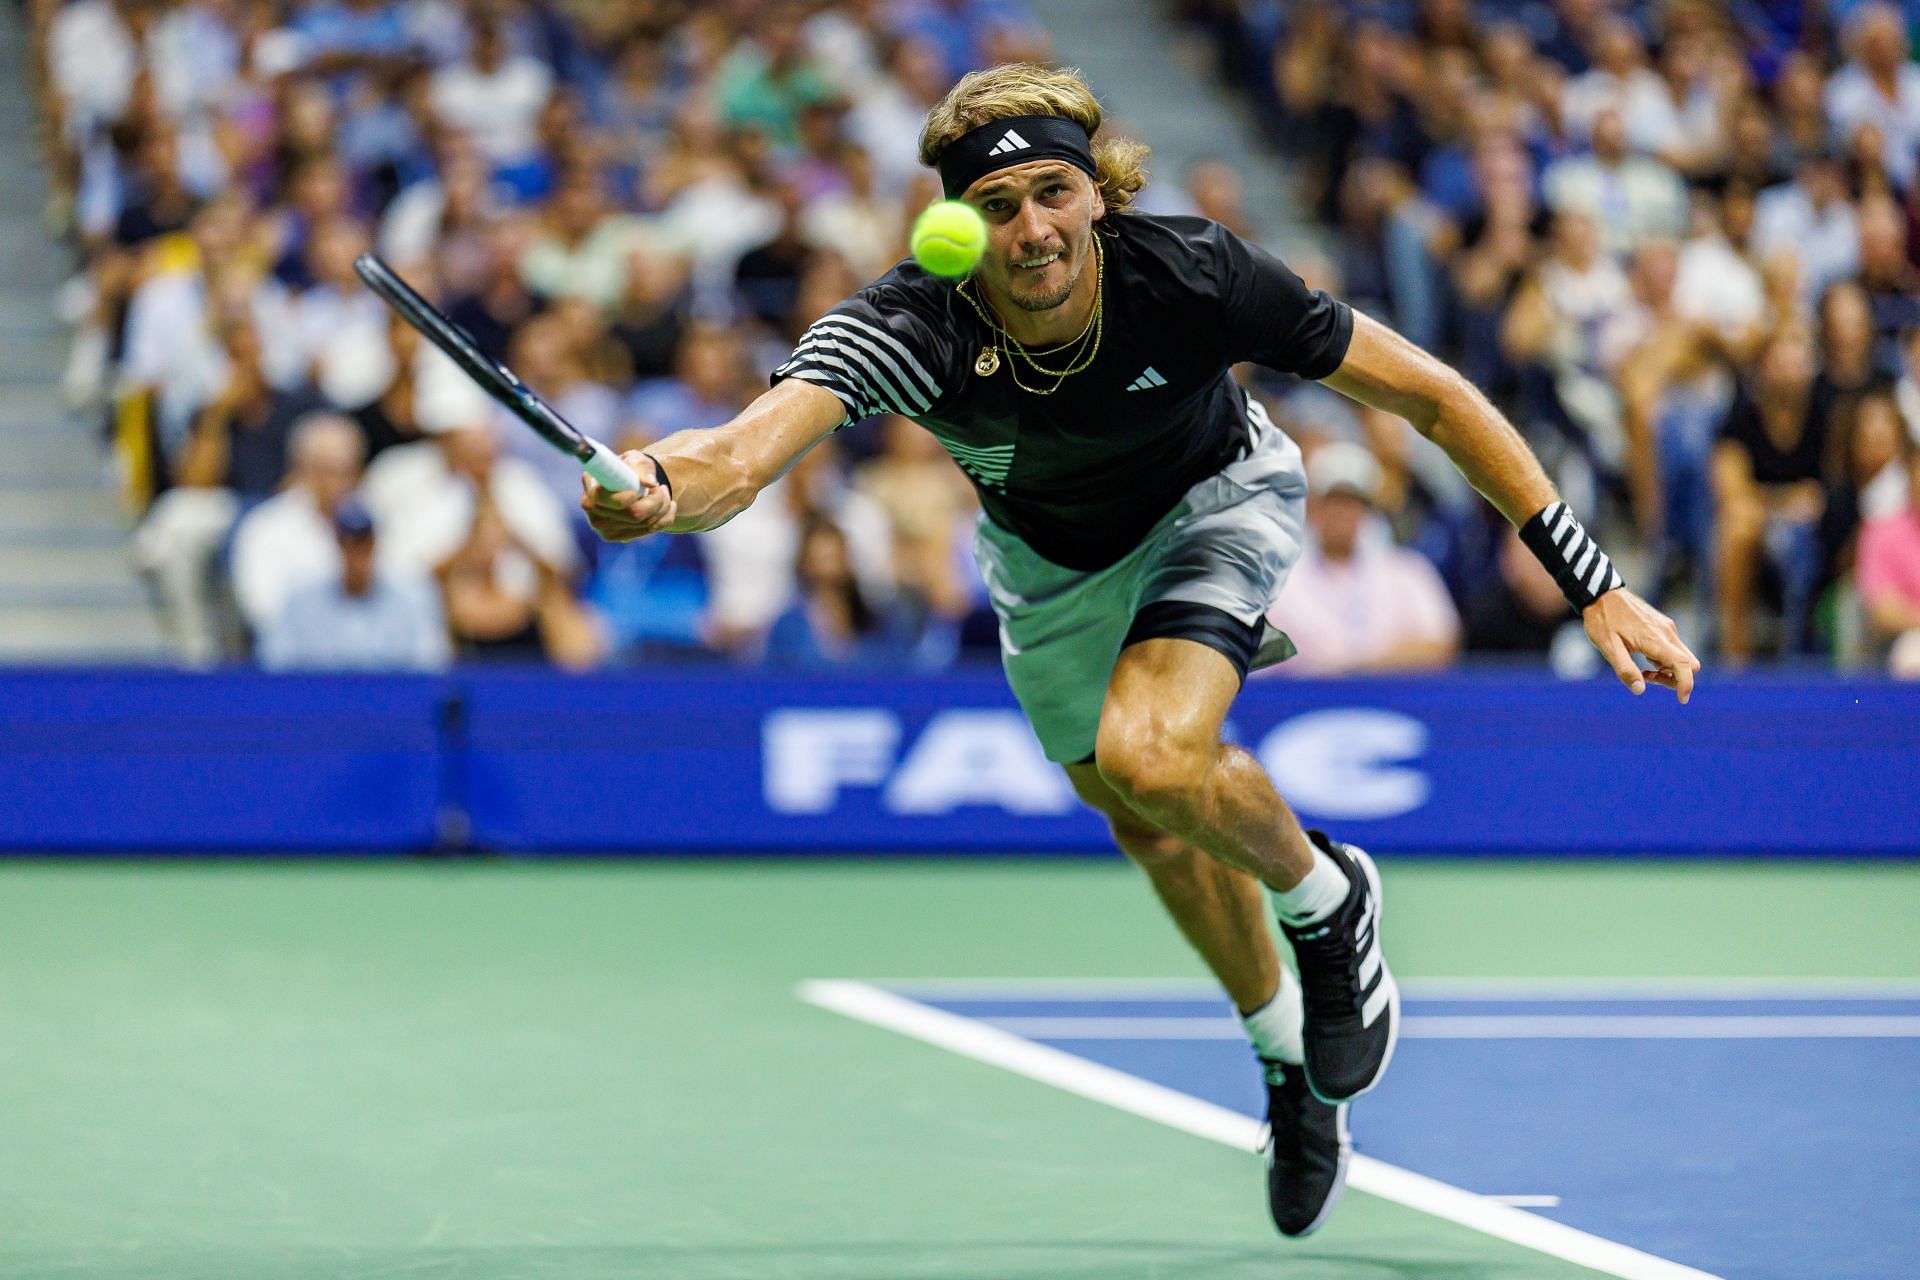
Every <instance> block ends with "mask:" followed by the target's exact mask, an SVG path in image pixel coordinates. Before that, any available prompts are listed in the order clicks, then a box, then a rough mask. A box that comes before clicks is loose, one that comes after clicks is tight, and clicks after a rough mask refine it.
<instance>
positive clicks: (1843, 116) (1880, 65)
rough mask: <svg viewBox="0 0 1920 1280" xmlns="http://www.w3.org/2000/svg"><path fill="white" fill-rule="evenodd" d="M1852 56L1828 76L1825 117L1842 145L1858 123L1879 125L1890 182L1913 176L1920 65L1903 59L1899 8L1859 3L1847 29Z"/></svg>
mask: <svg viewBox="0 0 1920 1280" xmlns="http://www.w3.org/2000/svg"><path fill="white" fill-rule="evenodd" d="M1847 35H1848V41H1847V45H1848V51H1849V52H1850V53H1851V54H1852V59H1851V60H1850V61H1849V62H1848V63H1847V65H1846V66H1844V67H1842V68H1840V70H1838V71H1836V72H1834V74H1833V78H1832V79H1830V80H1828V81H1827V93H1826V99H1827V122H1828V125H1829V127H1830V128H1831V129H1832V130H1833V141H1834V144H1835V146H1837V147H1839V148H1841V149H1842V150H1843V151H1844V150H1845V149H1846V147H1847V145H1848V144H1849V143H1850V142H1851V141H1852V140H1853V137H1854V135H1855V134H1856V133H1857V132H1858V131H1859V129H1860V127H1861V126H1862V125H1869V124H1870V125H1873V126H1874V127H1876V128H1877V129H1879V131H1880V143H1881V159H1882V163H1884V164H1885V165H1886V169H1887V177H1888V179H1890V180H1891V181H1892V183H1893V185H1894V186H1895V187H1896V188H1898V189H1901V190H1905V189H1906V188H1907V187H1908V186H1910V185H1911V184H1912V182H1913V178H1914V172H1915V168H1916V161H1915V153H1916V152H1917V151H1920V67H1916V66H1914V65H1913V63H1911V62H1909V61H1908V60H1907V32H1906V26H1905V24H1904V23H1903V22H1902V20H1901V15H1900V10H1899V9H1897V8H1895V7H1894V6H1893V5H1890V4H1868V5H1863V6H1862V7H1861V8H1860V10H1859V11H1858V12H1857V13H1856V14H1855V15H1854V19H1853V22H1852V24H1851V25H1850V27H1849V29H1848V32H1847Z"/></svg>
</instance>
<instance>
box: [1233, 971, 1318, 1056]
mask: <svg viewBox="0 0 1920 1280" xmlns="http://www.w3.org/2000/svg"><path fill="white" fill-rule="evenodd" d="M1305 1018H1306V1010H1305V1009H1304V1008H1302V1007H1301V1004H1300V980H1299V979H1298V978H1296V977H1294V976H1293V971H1292V970H1291V969H1289V968H1287V966H1285V965H1281V966H1280V989H1279V990H1278V991H1275V992H1274V993H1273V999H1271V1000H1269V1001H1267V1002H1266V1003H1265V1004H1263V1005H1261V1006H1260V1007H1259V1008H1258V1009H1255V1010H1254V1011H1253V1012H1252V1013H1243V1014H1241V1015H1240V1025H1241V1026H1243V1027H1245V1028H1246V1029H1247V1039H1249V1040H1251V1041H1253V1051H1254V1052H1255V1053H1257V1054H1259V1055H1260V1056H1261V1057H1263V1058H1276V1059H1278V1060H1279V1061H1281V1062H1289V1063H1292V1064H1293V1065H1294V1066H1299V1065H1300V1064H1301V1063H1302V1062H1304V1061H1306V1057H1307V1054H1306V1048H1305V1046H1304V1045H1303V1044H1302V1043H1301V1040H1300V1024H1301V1023H1302V1022H1303V1021H1304V1020H1305Z"/></svg>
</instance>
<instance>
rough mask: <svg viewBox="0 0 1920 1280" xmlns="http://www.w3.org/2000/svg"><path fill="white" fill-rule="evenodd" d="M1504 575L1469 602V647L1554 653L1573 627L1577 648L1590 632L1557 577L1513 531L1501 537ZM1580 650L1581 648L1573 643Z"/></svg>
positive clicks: (1484, 650) (1500, 562) (1500, 563)
mask: <svg viewBox="0 0 1920 1280" xmlns="http://www.w3.org/2000/svg"><path fill="white" fill-rule="evenodd" d="M1496 563H1497V565H1498V568H1499V574H1498V576H1497V577H1496V578H1495V579H1494V580H1493V581H1492V582H1491V583H1489V584H1488V585H1487V586H1486V587H1485V588H1483V589H1482V590H1481V591H1480V592H1479V593H1478V594H1477V595H1476V596H1475V597H1474V598H1473V599H1472V600H1471V601H1470V602H1469V603H1468V605H1467V610H1466V618H1465V626H1466V642H1467V648H1468V649H1469V650H1470V651H1471V652H1474V653H1499V654H1511V655H1519V654H1533V655H1535V656H1538V657H1547V656H1549V655H1551V654H1552V653H1553V652H1554V651H1555V649H1556V647H1558V646H1559V645H1560V644H1561V637H1562V636H1563V635H1565V634H1567V632H1568V628H1569V627H1571V628H1572V631H1573V633H1574V634H1573V635H1572V637H1571V638H1572V639H1573V641H1574V642H1575V646H1584V644H1585V641H1586V634H1585V632H1584V630H1583V629H1582V628H1581V626H1580V623H1579V622H1578V620H1577V619H1575V618H1574V616H1573V615H1572V613H1571V612H1570V611H1569V610H1568V609H1567V598H1566V597H1565V596H1564V595H1562V594H1561V593H1560V587H1559V585H1558V584H1557V583H1555V582H1554V580H1553V575H1552V574H1550V573H1548V572H1547V571H1546V569H1544V568H1543V567H1541V564H1540V562H1539V560H1537V559H1535V558H1534V556H1533V554H1532V553H1531V552H1529V551H1528V550H1527V548H1526V544H1524V543H1522V542H1521V541H1520V535H1519V534H1518V532H1516V531H1514V530H1512V529H1509V530H1507V531H1506V533H1505V534H1503V535H1502V536H1501V540H1500V553H1499V557H1498V559H1497V561H1496ZM1574 651H1575V652H1578V647H1574Z"/></svg>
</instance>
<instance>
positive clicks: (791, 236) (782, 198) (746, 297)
mask: <svg viewBox="0 0 1920 1280" xmlns="http://www.w3.org/2000/svg"><path fill="white" fill-rule="evenodd" d="M774 197H775V199H776V201H777V202H778V205H779V210H780V222H779V225H778V226H777V228H776V229H775V231H774V234H773V236H772V238H771V239H769V240H767V241H765V242H764V243H762V244H759V245H756V246H754V247H753V248H752V249H750V250H748V251H747V252H746V253H744V254H742V255H741V257H740V261H739V264H738V265H737V266H735V267H734V271H733V284H734V290H735V292H736V294H737V295H738V297H739V300H740V304H741V305H742V306H743V307H744V308H745V309H746V310H747V311H748V312H749V313H750V314H751V315H753V316H754V317H755V318H757V319H759V320H760V321H761V322H762V323H764V324H766V325H767V326H768V327H770V328H773V329H779V328H780V327H782V326H783V325H784V324H785V323H786V321H787V318H788V317H789V316H791V315H792V314H793V304H794V296H795V295H796V294H797V293H798V292H799V289H800V278H801V277H802V276H803V275H805V274H806V272H807V267H808V266H809V265H810V264H811V263H812V261H813V256H814V254H815V252H816V250H815V249H814V247H813V245H812V244H810V243H809V242H808V240H807V237H806V235H805V234H803V232H802V231H801V227H800V219H801V210H802V206H803V203H804V202H803V201H802V199H801V193H800V191H799V189H798V188H797V187H795V186H793V185H792V184H791V183H786V182H783V183H781V184H779V185H778V186H777V187H775V188H774Z"/></svg>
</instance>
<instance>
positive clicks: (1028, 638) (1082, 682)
mask: <svg viewBox="0 0 1920 1280" xmlns="http://www.w3.org/2000/svg"><path fill="white" fill-rule="evenodd" d="M1248 430H1249V433H1250V435H1251V437H1252V439H1251V444H1250V447H1249V449H1248V451H1247V453H1246V455H1245V456H1243V457H1241V458H1240V459H1239V460H1238V461H1235V462H1232V463H1230V464H1228V465H1227V467H1226V468H1225V469H1224V470H1222V471H1220V472H1219V473H1218V474H1216V475H1213V476H1209V477H1208V478H1207V479H1205V480H1202V481H1200V482H1199V483H1198V484H1196V485H1194V486H1193V487H1192V488H1191V489H1188V490H1187V492H1186V495H1185V496H1184V497H1183V498H1182V499H1181V500H1180V503H1179V505H1178V506H1176V507H1174V509H1173V510H1172V511H1169V512H1168V513H1167V514H1166V515H1165V517H1163V518H1162V519H1161V521H1160V522H1159V523H1158V524H1156V525H1154V527H1153V528H1152V529H1151V530H1150V531H1149V532H1148V533H1147V536H1146V537H1145V538H1143V539H1141V542H1140V545H1139V546H1137V547H1135V548H1134V549H1133V550H1132V551H1131V552H1129V553H1128V554H1127V555H1126V556H1125V557H1124V558H1123V559H1121V560H1120V561H1118V562H1117V563H1115V564H1112V565H1109V566H1107V567H1106V568H1104V569H1097V570H1095V571H1093V572H1092V573H1083V572H1081V571H1079V570H1075V569H1066V568H1062V567H1061V566H1060V565H1057V564H1054V563H1053V562H1052V561H1050V560H1045V559H1042V558H1041V557H1040V556H1039V555H1038V554H1036V553H1035V552H1034V551H1033V550H1032V549H1031V548H1029V547H1028V546H1027V545H1026V543H1024V542H1022V541H1021V540H1020V539H1019V538H1017V537H1015V536H1014V535H1013V534H1011V533H1009V532H1007V531H1006V530H1005V529H1003V528H1001V527H1000V526H999V525H997V524H995V523H994V522H993V521H991V520H989V519H987V518H986V517H985V516H984V515H983V516H982V517H981V519H980V524H979V530H978V532H977V534H976V535H975V537H974V555H975V557H976V558H977V559H978V560H979V562H980V574H981V576H982V577H983V578H984V579H985V580H986V584H987V593H988V595H989V596H990V597H991V598H992V600H993V610H994V612H995V613H996V614H997V615H999V618H1000V658H1001V663H1002V665H1003V666H1005V668H1006V671H1007V683H1008V684H1010V685H1012V686H1013V694H1014V697H1016V698H1018V699H1019V700H1020V706H1021V709H1022V710H1024V711H1025V712H1026V714H1027V719H1028V720H1029V721H1030V722H1031V723H1032V725H1033V731H1034V733H1036V734H1037V735H1039V738H1040V745H1041V746H1042V747H1043V748H1045V750H1046V753H1047V758H1048V759H1049V760H1057V761H1059V762H1061V763H1062V764H1074V763H1077V762H1080V761H1084V760H1086V759H1088V758H1089V757H1091V756H1092V755H1093V744H1094V739H1095V737H1096V735H1097V733H1098V731H1099V728H1100V707H1101V704H1102V703H1103V702H1104V701H1105V700H1106V695H1107V682H1108V680H1109V678H1110V677H1111V676H1112V674H1113V664H1114V662H1115V661H1116V660H1117V659H1118V658H1119V656H1120V646H1121V642H1122V641H1124V640H1125V639H1126V635H1127V630H1128V628H1129V627H1131V626H1132V625H1133V619H1134V615H1135V614H1137V613H1139V612H1140V610H1141V609H1142V608H1143V607H1145V606H1146V605H1150V604H1154V603H1156V602H1159V601H1179V602H1182V603H1187V604H1203V605H1212V606H1213V607H1214V608H1217V609H1220V610H1222V611H1223V612H1225V613H1228V614H1231V615H1232V616H1233V617H1234V618H1236V619H1238V620H1239V621H1240V622H1242V623H1246V624H1249V625H1251V624H1253V623H1255V622H1262V624H1263V625H1264V626H1265V628H1266V629H1265V631H1264V632H1263V633H1262V635H1261V638H1260V647H1259V651H1258V652H1257V653H1256V654H1255V656H1254V661H1253V666H1254V667H1256V668H1258V667H1264V666H1271V665H1272V664H1274V663H1276V662H1279V661H1281V660H1283V659H1286V658H1290V657H1292V656H1293V652H1294V650H1293V643H1292V642H1291V641H1290V640H1288V639H1287V636H1286V633H1285V632H1282V631H1277V630H1275V629H1274V628H1273V627H1272V626H1271V625H1267V624H1265V623H1264V618H1265V615H1266V612H1267V609H1268V607H1269V606H1270V605H1272V603H1273V601H1274V598H1275V597H1276V596H1278V595H1279V593H1280V587H1281V584H1282V583H1284V582H1285V581H1286V578H1287V573H1288V571H1289V570H1290V569H1292V568H1293V565H1294V562H1295V561H1297V560H1298V559H1299V558H1300V547H1301V537H1302V522H1303V518H1304V515H1305V509H1306V493H1307V481H1306V472H1305V470H1304V469H1303V468H1302V466H1301V462H1300V446H1299V445H1297V444H1295V443H1294V442H1293V441H1292V440H1290V439H1288V438H1287V435H1286V433H1285V432H1283V431H1281V430H1280V429H1279V428H1278V427H1276V426H1274V425H1273V422H1272V420H1271V419H1269V418H1268V417H1267V414H1266V411H1265V410H1264V409H1262V408H1261V407H1260V404H1259V402H1258V401H1251V402H1250V411H1249V423H1248Z"/></svg>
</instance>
